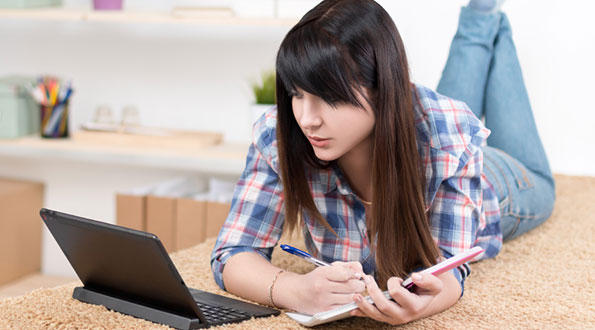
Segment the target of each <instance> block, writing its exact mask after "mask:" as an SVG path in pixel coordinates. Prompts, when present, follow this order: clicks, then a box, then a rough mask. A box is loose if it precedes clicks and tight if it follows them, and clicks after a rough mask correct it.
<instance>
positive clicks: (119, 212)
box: [116, 193, 147, 231]
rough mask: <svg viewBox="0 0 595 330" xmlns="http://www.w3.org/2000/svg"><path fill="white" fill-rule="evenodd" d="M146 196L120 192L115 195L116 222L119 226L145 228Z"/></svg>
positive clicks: (143, 229)
mask: <svg viewBox="0 0 595 330" xmlns="http://www.w3.org/2000/svg"><path fill="white" fill-rule="evenodd" d="M146 205H147V196H142V195H132V194H124V193H120V194H117V195H116V223H117V224H118V225H120V226H124V227H128V228H132V229H136V230H142V231H145V230H146V229H147V218H146V216H147V212H146Z"/></svg>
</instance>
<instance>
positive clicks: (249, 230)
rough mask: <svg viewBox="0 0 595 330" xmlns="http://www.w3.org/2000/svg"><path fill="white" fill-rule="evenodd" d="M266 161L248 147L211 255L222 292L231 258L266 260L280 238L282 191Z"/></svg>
mask: <svg viewBox="0 0 595 330" xmlns="http://www.w3.org/2000/svg"><path fill="white" fill-rule="evenodd" d="M267 159H269V160H270V157H269V158H267V157H266V156H264V155H263V153H262V152H261V151H260V149H259V148H257V147H256V145H255V144H252V145H251V146H250V148H249V150H248V156H247V158H246V167H245V169H244V172H243V173H242V175H241V177H240V179H239V181H238V183H237V185H236V187H235V190H234V196H233V199H232V203H231V209H230V212H229V215H228V216H227V219H226V220H225V223H224V224H223V226H222V228H221V231H220V232H219V236H218V237H217V241H216V243H215V247H214V248H213V252H212V254H211V270H212V272H213V275H214V277H215V282H217V284H218V285H219V287H221V288H222V289H224V290H225V284H224V283H223V275H222V274H223V268H224V267H225V263H226V262H227V260H228V259H229V258H230V257H231V256H233V255H235V254H237V253H240V252H246V251H251V252H256V253H258V254H260V255H261V256H263V257H264V258H266V259H268V260H270V258H271V254H272V251H273V247H274V246H275V245H276V244H277V242H278V240H279V238H280V237H281V234H282V230H283V223H284V211H283V197H282V191H283V189H282V185H281V180H280V178H279V176H278V174H277V173H276V172H275V171H274V170H273V168H272V167H271V163H270V162H268V161H267Z"/></svg>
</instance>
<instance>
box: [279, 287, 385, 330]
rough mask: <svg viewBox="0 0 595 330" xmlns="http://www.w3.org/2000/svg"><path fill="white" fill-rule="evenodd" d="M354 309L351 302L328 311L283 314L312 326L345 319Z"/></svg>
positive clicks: (370, 300) (370, 301)
mask: <svg viewBox="0 0 595 330" xmlns="http://www.w3.org/2000/svg"><path fill="white" fill-rule="evenodd" d="M383 294H384V296H385V297H386V298H387V299H391V300H392V298H391V297H390V295H389V294H388V291H384V292H383ZM365 299H366V300H367V301H368V302H369V303H370V304H374V301H373V300H372V297H370V296H367V297H365ZM354 309H357V304H356V303H354V302H353V303H349V304H346V305H343V306H341V307H337V308H335V309H332V310H330V311H326V312H320V313H316V314H314V315H308V314H302V313H295V312H287V313H285V314H287V316H289V317H290V318H292V319H293V320H295V321H296V322H298V323H300V324H302V325H305V326H307V327H313V326H315V325H319V324H324V323H329V322H333V321H337V320H341V319H346V318H348V317H350V316H351V315H350V314H349V312H351V311H352V310H354Z"/></svg>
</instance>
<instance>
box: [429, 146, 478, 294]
mask: <svg viewBox="0 0 595 330" xmlns="http://www.w3.org/2000/svg"><path fill="white" fill-rule="evenodd" d="M482 166H483V152H482V150H481V148H480V147H479V145H478V144H476V145H474V146H473V145H470V146H468V147H467V148H466V150H465V152H464V153H463V154H462V155H461V156H460V158H459V162H458V166H457V169H456V171H455V172H454V174H453V175H451V176H449V177H448V178H446V179H445V180H444V181H442V183H441V184H440V186H439V188H438V190H437V193H436V197H435V199H434V202H433V203H432V206H431V211H430V223H431V230H432V236H433V237H434V238H435V239H437V244H438V248H439V249H440V250H441V252H442V254H443V255H444V257H446V258H449V257H451V256H453V255H456V254H458V253H461V252H463V251H465V250H468V249H470V248H472V247H473V246H474V244H475V241H476V233H477V226H478V223H480V222H481V221H485V219H483V217H485V214H484V213H483V212H482V200H483V191H482V186H481V172H482ZM455 270H458V271H455ZM455 270H453V274H454V275H455V277H457V279H458V280H459V283H460V284H461V295H462V291H463V285H464V281H465V278H467V276H468V275H469V274H470V272H469V266H468V264H464V265H461V266H459V267H458V268H456V269H455Z"/></svg>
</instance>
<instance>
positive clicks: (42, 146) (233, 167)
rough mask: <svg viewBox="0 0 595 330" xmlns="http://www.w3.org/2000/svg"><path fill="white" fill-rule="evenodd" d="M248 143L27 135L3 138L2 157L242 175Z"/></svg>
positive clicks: (1, 143) (0, 145) (0, 154)
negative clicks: (163, 144)
mask: <svg viewBox="0 0 595 330" xmlns="http://www.w3.org/2000/svg"><path fill="white" fill-rule="evenodd" d="M247 152H248V144H241V143H237V144H232V143H222V144H218V145H214V146H208V147H201V148H195V149H189V148H188V147H184V146H183V147H181V148H155V147H152V146H142V147H139V146H130V145H128V146H118V145H111V144H110V145H101V144H97V143H90V142H88V141H77V140H74V139H42V138H40V137H38V136H27V137H22V138H19V139H12V140H0V157H18V158H28V159H39V160H41V161H44V160H67V161H77V162H87V163H89V162H90V163H97V164H114V165H125V166H140V167H153V168H162V169H173V170H186V171H196V172H201V173H211V174H222V175H233V176H239V175H240V174H241V173H242V170H243V169H244V165H245V161H246V155H247Z"/></svg>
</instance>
